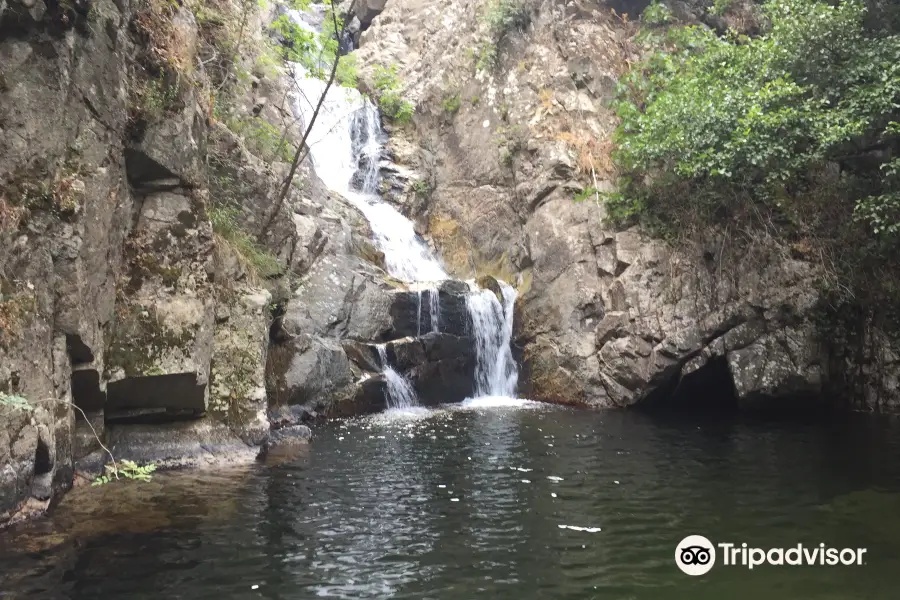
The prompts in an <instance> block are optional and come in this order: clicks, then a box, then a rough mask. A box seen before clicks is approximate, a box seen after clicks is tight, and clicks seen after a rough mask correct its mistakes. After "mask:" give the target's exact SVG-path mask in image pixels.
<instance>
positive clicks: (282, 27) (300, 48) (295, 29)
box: [271, 14, 318, 68]
mask: <svg viewBox="0 0 900 600" xmlns="http://www.w3.org/2000/svg"><path fill="white" fill-rule="evenodd" d="M271 27H272V29H273V30H274V31H275V32H276V33H277V34H278V35H279V37H280V38H281V56H282V58H284V60H287V61H291V62H296V63H300V64H302V65H303V66H305V67H307V68H314V67H317V66H318V65H317V64H316V63H315V62H314V61H316V60H317V58H318V57H317V56H316V54H317V50H318V48H317V47H316V36H315V34H314V33H313V32H311V31H307V30H306V29H304V28H302V27H300V25H298V24H297V23H295V22H294V21H292V20H291V17H290V16H289V15H286V14H284V15H281V16H280V17H278V18H277V19H275V20H274V21H272V26H271Z"/></svg>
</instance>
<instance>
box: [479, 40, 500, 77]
mask: <svg viewBox="0 0 900 600" xmlns="http://www.w3.org/2000/svg"><path fill="white" fill-rule="evenodd" d="M496 62H497V45H496V44H495V43H494V42H492V41H484V42H482V43H481V45H480V46H479V47H478V61H477V62H476V63H475V68H476V69H478V70H479V71H490V70H491V69H493V68H494V65H495V64H496Z"/></svg>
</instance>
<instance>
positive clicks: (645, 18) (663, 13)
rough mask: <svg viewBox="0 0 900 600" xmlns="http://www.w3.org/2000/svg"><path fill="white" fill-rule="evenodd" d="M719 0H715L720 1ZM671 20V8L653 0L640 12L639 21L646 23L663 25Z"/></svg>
mask: <svg viewBox="0 0 900 600" xmlns="http://www.w3.org/2000/svg"><path fill="white" fill-rule="evenodd" d="M720 1H721V0H716V2H720ZM671 20H672V10H671V9H670V8H669V7H668V6H666V5H665V4H661V3H659V2H654V3H653V4H651V5H650V6H648V7H647V8H645V9H644V12H643V13H641V21H642V22H643V23H646V24H647V25H665V24H666V23H669V22H670V21H671Z"/></svg>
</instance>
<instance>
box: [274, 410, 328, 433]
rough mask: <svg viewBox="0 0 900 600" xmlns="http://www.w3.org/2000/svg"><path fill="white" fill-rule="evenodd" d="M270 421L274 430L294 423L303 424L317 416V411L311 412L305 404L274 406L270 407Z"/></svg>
mask: <svg viewBox="0 0 900 600" xmlns="http://www.w3.org/2000/svg"><path fill="white" fill-rule="evenodd" d="M268 416H269V422H270V423H271V426H272V430H273V431H274V430H277V429H281V428H284V427H291V426H294V425H302V424H304V423H307V422H309V421H312V420H313V419H314V418H315V416H316V415H315V413H311V412H310V411H309V410H308V409H307V408H306V407H305V406H299V405H294V406H273V407H272V408H270V409H269V415H268Z"/></svg>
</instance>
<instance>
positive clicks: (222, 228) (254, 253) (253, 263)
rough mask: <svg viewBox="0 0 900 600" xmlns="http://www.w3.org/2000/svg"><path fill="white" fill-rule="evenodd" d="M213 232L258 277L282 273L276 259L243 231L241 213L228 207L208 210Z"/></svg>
mask: <svg viewBox="0 0 900 600" xmlns="http://www.w3.org/2000/svg"><path fill="white" fill-rule="evenodd" d="M208 213H209V220H210V222H211V223H212V226H213V231H214V232H215V233H216V234H218V235H219V236H221V237H222V239H224V240H225V241H226V242H227V243H228V244H229V245H231V247H232V248H233V249H234V250H235V252H237V253H238V255H240V256H241V257H242V258H243V259H244V260H245V261H246V262H247V264H248V265H249V266H250V267H251V268H252V269H253V270H254V271H255V272H256V274H258V275H259V276H260V277H274V276H276V275H279V274H280V273H281V271H282V268H281V265H280V264H279V262H278V259H277V258H276V257H275V256H273V255H272V253H270V252H269V251H268V250H266V249H265V248H263V247H262V246H260V245H259V244H258V243H257V242H256V240H255V239H254V238H253V236H251V235H250V234H249V233H247V232H246V231H244V229H243V227H242V226H241V223H242V221H243V219H242V217H241V213H240V211H239V210H237V209H236V208H232V207H229V206H211V207H210V208H209V209H208Z"/></svg>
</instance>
